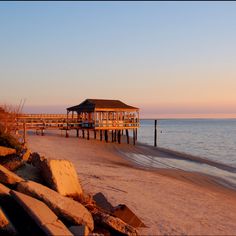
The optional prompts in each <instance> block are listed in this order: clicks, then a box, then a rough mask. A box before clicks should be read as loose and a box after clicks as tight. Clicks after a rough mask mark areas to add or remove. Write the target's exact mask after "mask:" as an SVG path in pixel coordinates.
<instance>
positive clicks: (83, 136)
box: [82, 129, 84, 138]
mask: <svg viewBox="0 0 236 236" xmlns="http://www.w3.org/2000/svg"><path fill="white" fill-rule="evenodd" d="M82 137H83V138H84V129H82Z"/></svg>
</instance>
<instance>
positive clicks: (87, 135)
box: [87, 129, 89, 140]
mask: <svg viewBox="0 0 236 236" xmlns="http://www.w3.org/2000/svg"><path fill="white" fill-rule="evenodd" d="M87 139H88V140H89V129H87Z"/></svg>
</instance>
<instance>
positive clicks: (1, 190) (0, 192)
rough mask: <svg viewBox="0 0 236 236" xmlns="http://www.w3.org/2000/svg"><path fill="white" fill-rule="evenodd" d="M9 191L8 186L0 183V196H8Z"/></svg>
mask: <svg viewBox="0 0 236 236" xmlns="http://www.w3.org/2000/svg"><path fill="white" fill-rule="evenodd" d="M10 191H11V189H9V188H8V187H6V186H5V185H3V184H0V198H1V197H6V196H10Z"/></svg>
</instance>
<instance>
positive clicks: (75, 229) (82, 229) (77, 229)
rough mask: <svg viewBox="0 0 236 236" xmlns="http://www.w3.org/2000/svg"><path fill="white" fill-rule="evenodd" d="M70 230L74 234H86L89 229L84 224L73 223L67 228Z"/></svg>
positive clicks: (86, 235)
mask: <svg viewBox="0 0 236 236" xmlns="http://www.w3.org/2000/svg"><path fill="white" fill-rule="evenodd" d="M69 230H70V232H72V233H73V235H74V236H88V235H89V229H88V227H87V226H85V225H73V226H71V227H70V228H69Z"/></svg>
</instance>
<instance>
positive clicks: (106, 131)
mask: <svg viewBox="0 0 236 236" xmlns="http://www.w3.org/2000/svg"><path fill="white" fill-rule="evenodd" d="M105 141H106V143H107V142H108V130H105Z"/></svg>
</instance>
